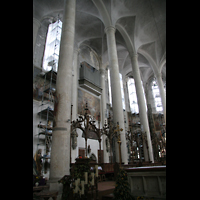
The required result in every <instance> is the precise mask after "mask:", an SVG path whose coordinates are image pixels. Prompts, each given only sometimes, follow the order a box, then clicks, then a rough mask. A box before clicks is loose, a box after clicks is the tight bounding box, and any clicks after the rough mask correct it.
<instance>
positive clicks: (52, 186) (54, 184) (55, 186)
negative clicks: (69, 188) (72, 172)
mask: <svg viewBox="0 0 200 200" xmlns="http://www.w3.org/2000/svg"><path fill="white" fill-rule="evenodd" d="M59 180H60V178H57V179H51V180H48V181H47V184H48V185H49V191H52V190H56V191H58V196H57V200H61V199H62V191H63V185H62V184H61V183H58V181H59Z"/></svg>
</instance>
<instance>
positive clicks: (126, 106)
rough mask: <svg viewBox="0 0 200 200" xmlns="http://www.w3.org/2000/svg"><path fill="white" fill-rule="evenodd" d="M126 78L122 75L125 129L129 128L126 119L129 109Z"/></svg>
mask: <svg viewBox="0 0 200 200" xmlns="http://www.w3.org/2000/svg"><path fill="white" fill-rule="evenodd" d="M127 79H128V78H126V77H124V76H122V80H123V89H124V102H125V116H126V123H125V126H126V130H127V131H128V130H129V121H128V113H127V112H129V110H130V105H129V103H128V102H129V101H128V98H129V97H128V88H127Z"/></svg>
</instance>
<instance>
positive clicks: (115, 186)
mask: <svg viewBox="0 0 200 200" xmlns="http://www.w3.org/2000/svg"><path fill="white" fill-rule="evenodd" d="M33 199H57V200H60V199H62V200H64V199H70V200H73V199H91V200H92V199H95V200H97V199H98V200H112V199H115V200H117V199H124V200H125V199H135V200H136V199H137V200H139V199H146V200H147V199H155V200H159V199H166V1H165V0H56V1H54V0H33Z"/></svg>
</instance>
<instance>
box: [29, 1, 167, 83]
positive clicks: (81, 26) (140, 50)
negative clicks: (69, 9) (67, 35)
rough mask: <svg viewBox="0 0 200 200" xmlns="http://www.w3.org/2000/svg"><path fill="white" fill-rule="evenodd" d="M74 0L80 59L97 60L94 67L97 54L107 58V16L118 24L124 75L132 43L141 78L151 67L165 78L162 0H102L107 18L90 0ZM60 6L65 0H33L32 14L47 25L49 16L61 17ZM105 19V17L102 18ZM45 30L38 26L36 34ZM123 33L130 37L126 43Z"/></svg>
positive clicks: (52, 17) (76, 41) (147, 76)
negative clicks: (39, 28) (136, 55)
mask: <svg viewBox="0 0 200 200" xmlns="http://www.w3.org/2000/svg"><path fill="white" fill-rule="evenodd" d="M98 1H100V0H94V2H98ZM76 2H77V4H76V25H75V31H76V33H75V47H77V48H79V49H80V53H79V59H80V61H84V60H85V61H86V62H88V63H89V64H95V63H96V64H95V65H97V66H96V67H97V68H98V65H99V64H98V58H97V57H96V56H100V57H101V58H102V62H103V64H105V63H107V62H108V55H107V54H108V53H107V41H106V35H105V32H104V29H105V24H106V23H108V21H109V20H110V22H111V23H112V25H113V26H115V27H116V28H117V29H116V34H115V36H116V45H117V54H118V63H119V69H120V72H121V73H122V74H123V75H127V74H129V75H130V74H131V71H132V67H131V60H130V57H129V53H130V51H129V50H130V46H131V45H130V44H132V49H133V52H135V53H137V54H138V62H139V67H140V72H141V76H142V79H143V81H145V82H146V81H147V80H148V79H149V77H151V76H153V71H155V72H160V71H161V72H162V75H163V79H165V77H166V1H165V0H102V2H103V3H104V6H105V8H106V12H107V13H108V15H109V19H108V18H106V17H107V16H106V17H105V16H103V17H102V15H101V13H100V12H99V9H97V7H96V5H95V4H94V2H93V1H92V0H76ZM63 7H64V0H56V1H55V0H33V18H35V19H37V20H38V21H40V22H41V24H43V25H46V24H48V23H50V21H49V19H53V20H55V19H56V18H57V16H58V14H59V17H60V18H61V21H62V20H63V19H62V17H63ZM107 19H108V21H107V22H105V21H106V20H107ZM118 27H119V28H118ZM45 31H46V30H44V32H45ZM122 31H123V33H122ZM44 34H45V33H42V29H41V30H39V32H38V37H39V35H40V36H41V35H44ZM123 34H124V35H126V36H123ZM124 37H126V40H127V41H129V42H128V43H127V42H126V40H125V38H124ZM38 41H39V40H38ZM37 45H39V44H37ZM38 56H41V55H38ZM91 59H93V60H91Z"/></svg>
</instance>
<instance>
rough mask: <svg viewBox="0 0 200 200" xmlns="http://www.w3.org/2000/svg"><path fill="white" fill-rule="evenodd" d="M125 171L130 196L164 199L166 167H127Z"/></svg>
mask: <svg viewBox="0 0 200 200" xmlns="http://www.w3.org/2000/svg"><path fill="white" fill-rule="evenodd" d="M125 170H126V171H127V176H128V182H129V184H130V187H131V194H132V195H133V196H134V197H135V199H137V197H138V196H140V197H145V198H153V199H155V200H160V199H162V200H163V199H166V165H164V166H145V167H129V168H126V169H125Z"/></svg>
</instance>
